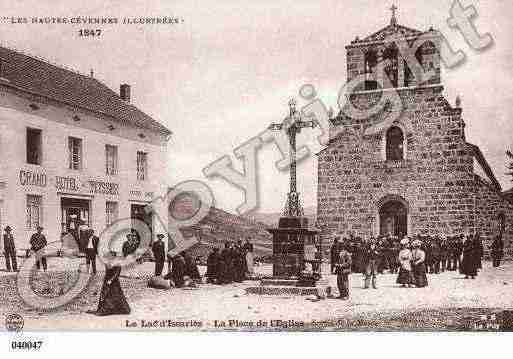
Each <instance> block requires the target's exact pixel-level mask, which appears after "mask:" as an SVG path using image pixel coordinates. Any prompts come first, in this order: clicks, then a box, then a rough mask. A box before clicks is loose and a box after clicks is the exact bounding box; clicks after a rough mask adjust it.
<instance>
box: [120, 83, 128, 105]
mask: <svg viewBox="0 0 513 359" xmlns="http://www.w3.org/2000/svg"><path fill="white" fill-rule="evenodd" d="M119 97H121V99H122V100H124V101H126V102H130V85H127V84H121V85H120V86H119Z"/></svg>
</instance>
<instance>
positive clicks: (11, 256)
mask: <svg viewBox="0 0 513 359" xmlns="http://www.w3.org/2000/svg"><path fill="white" fill-rule="evenodd" d="M4 231H5V234H4V241H3V242H4V243H3V244H4V248H3V252H4V256H5V264H6V267H7V271H8V272H10V271H11V264H12V269H13V270H14V271H15V272H17V271H18V264H17V263H16V247H15V246H14V237H13V235H12V228H11V227H10V226H7V227H5V230H4ZM0 252H1V251H0Z"/></svg>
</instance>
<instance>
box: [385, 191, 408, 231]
mask: <svg viewBox="0 0 513 359" xmlns="http://www.w3.org/2000/svg"><path fill="white" fill-rule="evenodd" d="M379 232H380V234H382V235H386V234H388V233H390V234H392V235H395V236H397V237H399V238H403V237H404V236H405V235H406V234H407V232H408V210H407V208H406V206H405V205H404V203H402V202H401V201H398V200H390V201H387V202H385V203H383V205H382V206H381V208H380V209H379Z"/></svg>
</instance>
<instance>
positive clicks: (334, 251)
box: [330, 237, 340, 274]
mask: <svg viewBox="0 0 513 359" xmlns="http://www.w3.org/2000/svg"><path fill="white" fill-rule="evenodd" d="M339 240H340V237H335V239H334V240H333V244H332V245H331V248H330V260H331V261H330V272H331V273H332V274H333V273H335V266H336V265H337V263H338V260H339V256H338V253H339V252H340V248H339V243H338V241H339Z"/></svg>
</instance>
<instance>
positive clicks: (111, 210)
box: [105, 201, 118, 226]
mask: <svg viewBox="0 0 513 359" xmlns="http://www.w3.org/2000/svg"><path fill="white" fill-rule="evenodd" d="M105 215H106V221H105V223H106V224H107V226H110V225H111V224H112V223H114V222H116V221H117V220H118V202H109V201H107V202H106V203H105Z"/></svg>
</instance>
